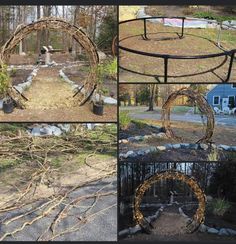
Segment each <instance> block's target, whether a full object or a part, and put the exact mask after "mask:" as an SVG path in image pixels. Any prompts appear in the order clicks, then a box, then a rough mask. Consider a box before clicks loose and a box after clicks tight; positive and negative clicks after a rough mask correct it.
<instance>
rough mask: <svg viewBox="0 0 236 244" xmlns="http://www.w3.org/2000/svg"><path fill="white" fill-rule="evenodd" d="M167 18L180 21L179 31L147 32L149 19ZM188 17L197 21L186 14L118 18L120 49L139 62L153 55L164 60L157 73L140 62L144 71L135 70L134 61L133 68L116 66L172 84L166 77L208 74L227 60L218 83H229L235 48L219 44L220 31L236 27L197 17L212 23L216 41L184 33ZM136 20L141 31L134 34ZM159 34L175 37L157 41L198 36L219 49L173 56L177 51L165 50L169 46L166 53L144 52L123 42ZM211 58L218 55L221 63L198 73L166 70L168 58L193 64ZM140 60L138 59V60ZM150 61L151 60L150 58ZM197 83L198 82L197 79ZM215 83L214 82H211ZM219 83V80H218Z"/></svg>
mask: <svg viewBox="0 0 236 244" xmlns="http://www.w3.org/2000/svg"><path fill="white" fill-rule="evenodd" d="M170 19H174V20H177V21H178V22H179V21H180V22H181V26H179V27H180V28H179V30H178V31H174V32H169V31H166V32H163V31H160V32H151V33H149V31H148V28H147V22H148V21H152V22H153V21H155V22H156V23H159V24H161V23H162V24H163V25H164V24H165V22H166V20H167V21H168V20H170ZM189 20H196V18H189V17H167V16H151V17H142V18H136V19H129V20H124V21H120V22H119V29H120V37H121V38H120V39H119V46H118V47H119V50H120V51H123V52H124V53H125V54H126V55H128V54H129V53H130V54H132V55H136V56H137V57H138V58H139V60H138V63H140V64H142V63H143V62H144V59H145V57H149V58H151V57H152V58H156V59H161V61H163V62H162V63H163V65H160V67H159V69H158V70H159V71H158V72H156V71H154V73H153V72H148V71H147V70H146V66H145V65H143V67H142V69H143V70H137V69H136V68H135V67H136V66H137V64H135V63H134V64H133V66H132V67H128V66H127V65H126V66H124V65H122V64H121V62H120V63H119V67H120V68H121V69H123V70H124V71H128V72H131V73H134V74H138V75H143V76H146V77H153V78H155V79H156V80H157V82H158V83H163V82H164V83H175V82H168V78H184V77H193V76H196V75H202V74H207V73H211V72H213V73H214V72H215V71H216V70H217V69H219V68H220V67H222V66H223V65H225V64H226V62H227V61H229V65H228V67H226V71H225V72H226V77H224V78H223V77H221V78H220V80H221V82H228V81H229V80H230V78H231V73H232V68H233V62H234V60H235V53H236V47H235V46H233V47H232V48H231V47H230V48H228V49H227V48H225V47H223V46H222V43H223V42H222V41H221V32H222V30H225V29H226V30H230V31H231V30H232V31H234V32H235V31H236V28H235V27H234V26H230V25H228V24H225V23H224V24H223V23H220V22H217V21H212V20H208V19H200V20H201V21H204V22H206V23H207V24H210V25H212V23H214V27H213V25H212V28H215V29H216V30H217V31H218V33H217V35H216V40H212V39H210V38H208V37H204V36H200V35H193V34H189V33H185V28H186V24H185V23H186V21H189ZM137 22H139V24H140V25H139V27H140V28H141V32H140V34H134V28H132V26H131V25H132V23H137ZM155 22H154V23H155ZM124 24H127V25H129V33H128V34H127V35H126V36H125V37H122V35H121V34H122V31H121V30H122V25H124ZM161 33H166V34H167V33H172V34H175V37H172V38H159V39H158V41H165V40H178V39H179V40H182V39H184V37H186V36H192V37H196V38H201V39H204V40H207V41H209V43H211V44H213V45H214V46H216V47H217V48H219V51H218V52H214V53H209V54H201V55H199V54H198V55H197V54H196V55H190V54H188V53H187V54H185V55H176V54H170V53H168V49H167V50H166V52H165V53H160V52H150V51H146V50H136V49H135V48H134V47H133V46H134V45H133V44H131V45H126V44H125V43H124V41H125V40H127V39H129V38H134V37H138V38H139V39H138V40H144V41H151V40H152V37H151V36H152V35H155V34H161ZM150 45H154V44H150ZM212 58H220V59H222V60H221V61H220V62H218V63H217V64H215V65H211V67H208V68H206V69H204V70H200V71H199V70H198V71H197V72H190V73H189V72H188V73H186V74H183V73H181V74H178V69H176V70H175V73H173V72H172V74H170V72H169V68H168V67H169V65H168V63H169V61H170V60H175V63H177V64H178V63H179V61H178V60H196V62H195V64H197V62H200V61H199V60H205V59H206V60H210V59H212ZM120 59H121V55H120ZM139 61H140V62H139ZM149 62H150V60H149ZM162 66H163V71H162ZM160 78H163V81H162V80H160ZM196 83H201V82H197V81H196ZM214 83H215V82H214ZM218 83H219V82H218Z"/></svg>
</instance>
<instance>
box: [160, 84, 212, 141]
mask: <svg viewBox="0 0 236 244" xmlns="http://www.w3.org/2000/svg"><path fill="white" fill-rule="evenodd" d="M179 96H187V97H188V98H189V99H190V100H191V101H192V102H193V103H194V104H195V105H196V106H197V107H198V109H199V111H200V112H201V115H205V116H206V118H207V123H206V129H205V135H204V136H203V137H202V138H200V139H199V140H198V141H197V142H196V143H202V142H210V141H211V137H212V135H213V131H214V126H215V117H214V112H213V110H212V108H211V106H210V105H209V104H208V103H207V100H206V99H205V97H204V96H203V95H201V94H200V93H198V92H195V91H193V90H192V89H190V88H186V87H184V88H182V89H180V90H178V91H175V92H173V93H172V94H171V95H170V96H169V97H168V99H167V100H166V102H165V103H164V105H163V106H162V116H161V119H162V126H163V128H164V129H165V131H166V135H167V136H169V137H172V138H176V139H181V138H180V137H177V136H176V135H174V132H173V131H172V129H171V123H170V110H171V106H172V105H173V103H174V101H175V100H176V98H177V97H179Z"/></svg>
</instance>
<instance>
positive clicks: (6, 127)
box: [0, 123, 26, 135]
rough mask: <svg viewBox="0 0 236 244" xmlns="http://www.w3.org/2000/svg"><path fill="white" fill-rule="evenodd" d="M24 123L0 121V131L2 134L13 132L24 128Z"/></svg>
mask: <svg viewBox="0 0 236 244" xmlns="http://www.w3.org/2000/svg"><path fill="white" fill-rule="evenodd" d="M25 127H26V125H25V124H23V123H10V124H9V123H2V124H0V133H1V134H2V135H9V134H15V133H17V132H18V131H19V130H22V129H25Z"/></svg>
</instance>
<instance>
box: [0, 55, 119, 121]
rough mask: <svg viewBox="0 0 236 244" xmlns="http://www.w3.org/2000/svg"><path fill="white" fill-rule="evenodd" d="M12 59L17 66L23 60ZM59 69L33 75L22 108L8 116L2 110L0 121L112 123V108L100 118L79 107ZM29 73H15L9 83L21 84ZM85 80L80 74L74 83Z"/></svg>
mask: <svg viewBox="0 0 236 244" xmlns="http://www.w3.org/2000/svg"><path fill="white" fill-rule="evenodd" d="M15 56H16V57H17V58H16V62H17V63H19V60H22V59H23V58H22V57H19V55H18V56H17V55H15ZM58 58H60V59H61V61H65V60H64V59H65V57H64V56H62V57H61V56H59V55H58ZM68 66H69V65H68ZM62 67H63V66H62V65H59V66H56V67H46V68H43V67H41V68H40V69H39V71H38V73H37V76H36V77H35V78H34V79H33V82H32V85H31V86H30V88H29V89H28V90H26V91H25V92H24V93H23V95H24V96H25V97H26V98H27V99H28V101H24V104H25V107H26V108H25V109H18V108H15V109H14V111H13V113H11V114H4V112H3V111H0V121H2V122H10V121H11V122H20V121H22V122H27V121H28V122H30V121H42V122H44V121H46V122H50V121H52V122H53V121H59V122H63V121H64V122H65V121H66V122H84V121H90V122H92V121H98V122H114V121H116V118H117V107H116V106H114V105H105V106H104V114H103V115H102V116H99V115H95V114H94V113H93V112H92V104H91V103H86V104H85V105H83V106H79V105H78V104H79V101H78V98H79V96H76V97H74V98H73V95H74V92H73V91H72V88H71V86H70V85H69V84H67V83H66V82H65V81H63V80H62V79H61V78H60V77H59V70H60V69H61V68H62ZM29 72H30V71H29V70H27V71H26V70H25V71H23V70H16V73H15V75H14V77H12V80H13V84H14V85H15V84H19V83H21V82H23V81H24V79H25V78H26V77H27V75H28V73H29ZM86 73H87V72H86ZM18 74H19V76H18ZM77 76H78V74H77ZM85 77H86V76H85V74H83V75H82V77H81V79H80V80H78V82H76V83H78V84H81V82H82V81H83V80H84V78H85ZM20 80H21V82H20ZM116 90H117V89H116V84H112V91H114V94H115V95H116V96H117V91H116Z"/></svg>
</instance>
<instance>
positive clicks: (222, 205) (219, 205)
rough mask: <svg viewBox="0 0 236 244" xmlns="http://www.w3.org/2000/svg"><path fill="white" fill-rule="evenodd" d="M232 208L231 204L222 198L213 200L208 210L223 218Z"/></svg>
mask: <svg viewBox="0 0 236 244" xmlns="http://www.w3.org/2000/svg"><path fill="white" fill-rule="evenodd" d="M230 207H231V204H230V203H229V202H228V201H226V200H224V199H221V198H215V199H213V200H212V201H211V202H210V203H209V205H208V209H209V211H210V212H211V213H212V214H214V215H216V216H220V217H222V216H223V215H224V214H225V213H226V212H227V211H228V210H229V208H230Z"/></svg>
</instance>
